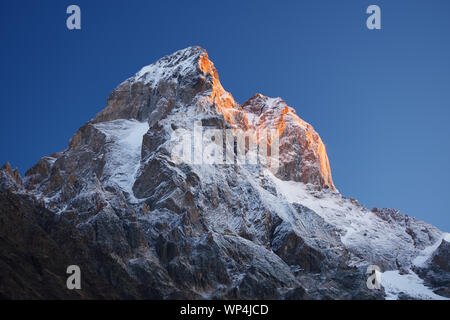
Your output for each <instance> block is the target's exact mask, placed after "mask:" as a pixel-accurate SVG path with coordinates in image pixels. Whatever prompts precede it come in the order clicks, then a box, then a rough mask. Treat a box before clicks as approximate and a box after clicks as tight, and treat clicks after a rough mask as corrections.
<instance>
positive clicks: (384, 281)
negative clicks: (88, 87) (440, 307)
mask: <svg viewBox="0 0 450 320" xmlns="http://www.w3.org/2000/svg"><path fill="white" fill-rule="evenodd" d="M381 285H382V286H383V287H384V290H385V292H386V300H397V299H398V298H399V294H400V293H402V292H403V293H405V294H407V295H408V296H410V297H412V298H415V299H426V300H431V299H432V300H449V299H447V298H445V297H442V296H439V295H437V294H435V293H434V292H433V291H432V290H431V289H430V288H428V287H426V286H425V285H424V284H423V280H422V279H420V278H419V276H418V275H417V274H415V273H414V272H412V271H409V273H408V274H400V272H399V271H398V270H393V271H386V272H383V273H382V274H381Z"/></svg>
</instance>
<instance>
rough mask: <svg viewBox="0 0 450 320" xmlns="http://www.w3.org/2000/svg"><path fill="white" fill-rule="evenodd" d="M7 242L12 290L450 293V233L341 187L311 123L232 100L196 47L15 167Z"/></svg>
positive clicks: (356, 295) (0, 185)
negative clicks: (76, 284)
mask: <svg viewBox="0 0 450 320" xmlns="http://www.w3.org/2000/svg"><path fill="white" fill-rule="evenodd" d="M196 134H197V135H196ZM199 146H201V148H200V147H199ZM199 148H200V149H199ZM180 150H181V151H182V152H181V151H180ZM263 151H265V152H266V154H265V155H266V156H267V157H265V156H264V154H263ZM222 152H223V153H222ZM252 159H253V160H257V161H253V160H252ZM217 160H219V161H217ZM0 237H1V240H2V241H0V263H1V270H2V272H1V277H2V279H7V281H0V297H1V298H18V299H23V298H44V299H50V298H53V299H54V298H80V299H90V298H102V299H180V298H184V299H385V298H387V299H397V298H398V299H408V298H419V299H444V298H445V297H450V292H449V287H450V276H449V275H450V273H449V241H450V239H449V234H447V233H444V232H442V231H440V230H438V229H437V228H435V227H433V226H432V225H430V224H427V223H425V222H422V221H418V220H416V219H414V218H411V217H409V216H407V215H405V214H403V213H401V212H399V211H397V210H394V209H376V208H374V209H373V210H371V211H369V210H367V209H365V208H364V207H363V206H361V205H360V204H359V203H358V202H357V201H356V200H355V199H353V198H350V199H347V198H346V197H345V196H343V195H342V194H340V193H339V191H338V190H337V189H336V187H335V185H334V182H333V179H332V175H331V169H330V165H329V161H328V156H327V153H326V148H325V145H324V143H323V142H322V140H321V138H320V136H319V135H318V133H317V132H316V131H315V130H314V128H313V127H312V126H311V125H310V124H308V123H307V122H305V121H304V120H302V119H301V118H300V117H299V116H298V115H297V114H296V112H295V110H294V109H293V108H291V107H289V106H287V105H286V103H285V102H284V101H283V100H282V99H280V98H269V97H266V96H263V95H262V94H256V95H254V96H253V97H251V98H250V99H249V100H248V101H246V102H244V103H243V104H239V103H237V102H236V101H234V99H233V97H232V95H231V94H230V93H228V92H227V91H225V90H224V88H223V87H222V85H221V84H220V81H219V76H218V73H217V70H216V69H215V67H214V64H213V63H212V62H211V61H210V60H209V57H208V55H207V53H206V51H205V50H204V49H202V48H200V47H189V48H186V49H184V50H180V51H177V52H175V53H173V54H171V55H169V56H166V57H163V58H162V59H160V60H158V61H157V62H155V63H153V64H151V65H149V66H146V67H144V68H142V69H141V70H140V71H139V72H138V73H136V74H135V75H134V76H133V77H131V78H129V79H127V80H125V81H124V82H122V83H121V84H120V85H119V86H118V87H117V88H116V89H115V90H114V91H113V92H112V93H111V94H110V95H109V97H108V99H107V105H106V107H105V109H103V110H102V111H101V112H99V113H98V114H97V116H96V117H95V118H94V119H92V120H90V121H89V122H87V123H86V124H85V125H84V126H82V127H81V128H80V129H79V130H78V131H77V132H76V133H75V135H74V136H73V137H72V138H71V140H70V142H69V145H68V147H67V149H65V150H63V151H61V152H57V153H54V154H52V155H50V156H46V157H43V158H42V159H41V160H40V161H39V162H38V163H37V164H36V165H35V166H33V167H32V168H31V169H29V170H28V171H27V172H26V174H25V177H23V178H22V177H21V176H20V174H19V173H18V171H17V169H16V170H12V168H11V166H10V165H9V164H6V165H4V166H3V168H2V169H1V170H0ZM68 265H78V266H79V267H80V269H81V273H82V289H81V290H67V288H66V278H67V274H66V268H67V266H68ZM369 265H377V266H379V267H380V268H381V270H382V272H383V273H382V278H381V279H382V280H381V282H382V287H383V288H382V289H381V290H370V289H368V288H367V286H366V280H367V277H368V275H367V274H366V270H367V267H368V266H369Z"/></svg>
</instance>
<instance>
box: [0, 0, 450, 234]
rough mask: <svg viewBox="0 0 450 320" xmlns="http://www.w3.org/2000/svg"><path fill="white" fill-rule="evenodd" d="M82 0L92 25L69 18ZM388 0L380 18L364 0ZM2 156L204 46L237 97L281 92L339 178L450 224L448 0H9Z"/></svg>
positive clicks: (32, 150) (24, 161) (51, 148)
mask: <svg viewBox="0 0 450 320" xmlns="http://www.w3.org/2000/svg"><path fill="white" fill-rule="evenodd" d="M70 4H77V5H79V6H80V7H81V11H82V30H81V31H69V30H67V29H66V22H65V21H66V17H67V14H66V8H67V6H68V5H70ZM370 4H378V5H379V6H380V7H381V10H382V30H379V31H369V30H368V29H367V28H366V26H365V20H366V17H367V15H366V14H365V9H366V8H367V6H368V5H370ZM0 9H1V19H0V23H1V50H0V55H1V59H0V63H1V73H0V86H1V95H0V105H1V116H0V162H1V163H3V162H6V161H10V162H11V163H12V164H13V165H15V166H18V167H19V169H20V171H21V172H22V173H23V172H25V171H26V170H27V169H28V168H29V167H31V166H32V165H33V164H34V163H36V162H37V161H38V160H39V158H40V157H42V156H44V155H47V154H51V153H53V152H55V151H59V150H62V149H64V148H66V146H67V143H68V141H69V138H70V137H71V135H72V134H73V133H75V131H76V130H77V129H78V128H79V127H80V126H82V125H83V124H84V123H85V122H86V121H88V120H89V119H91V118H92V117H93V116H94V115H95V114H96V113H97V112H98V111H100V110H101V109H102V108H103V107H104V106H105V102H106V98H107V95H108V94H109V93H110V92H111V91H112V90H113V89H114V88H115V87H116V86H117V85H118V84H119V83H120V82H122V81H123V80H124V79H126V78H128V77H129V76H131V75H132V74H134V73H135V72H137V71H138V70H139V69H140V68H141V67H142V66H144V65H147V64H150V63H152V62H154V61H155V60H157V59H158V58H160V57H162V56H164V55H166V54H169V53H172V52H173V51H176V50H178V49H181V48H184V47H187V46H191V45H200V46H202V47H204V48H205V49H206V50H207V51H208V53H209V55H210V58H211V59H212V60H213V61H214V63H215V65H216V67H217V69H218V70H219V75H220V78H221V81H222V84H223V86H224V87H225V89H227V90H228V91H230V92H231V93H232V94H233V96H234V97H235V99H236V100H237V101H238V102H241V103H242V102H244V101H245V100H246V99H247V98H249V97H251V96H252V95H253V94H254V93H257V92H260V93H263V94H265V95H268V96H279V97H282V98H283V99H284V100H285V101H286V102H287V103H288V104H289V105H291V106H293V107H295V108H296V110H297V113H298V114H299V115H300V117H302V118H303V119H304V120H306V121H308V122H309V123H311V124H312V125H313V126H314V127H315V129H316V130H317V131H318V132H319V134H320V135H321V136H322V138H323V140H324V142H325V144H326V146H327V150H328V155H329V158H330V162H331V168H332V171H333V178H334V181H335V184H336V186H337V188H338V189H339V190H340V191H341V192H342V193H343V194H345V195H346V196H353V197H355V198H357V199H358V200H359V201H360V202H361V203H362V204H365V205H366V206H367V207H369V208H371V207H373V206H377V207H393V208H398V209H400V210H402V211H403V212H405V213H408V214H409V215H411V216H414V217H417V218H420V219H422V220H425V221H427V222H430V223H433V224H435V225H436V226H438V227H440V228H442V229H444V230H446V231H450V212H449V211H450V209H449V206H448V200H449V198H450V197H449V196H450V185H449V183H450V171H449V164H450V150H449V138H450V126H449V120H450V35H449V33H450V18H449V17H450V1H448V0H442V1H438V0H433V1H425V0H417V1H412V0H404V1H401V0H396V1H376V0H369V1H362V0H359V1H349V0H345V1H344V0H342V1H337V0H332V1H331V0H330V1H318V0H314V1H313V0H308V1H273V0H272V1H243V0H241V1H221V2H219V1H211V0H210V1H179V2H176V1H137V0H136V1H132V0H129V1H93V0H89V1H84V0H83V1H82V0H73V1H64V0H56V1H50V0H46V1H24V0H21V1H12V0H2V1H1V3H0Z"/></svg>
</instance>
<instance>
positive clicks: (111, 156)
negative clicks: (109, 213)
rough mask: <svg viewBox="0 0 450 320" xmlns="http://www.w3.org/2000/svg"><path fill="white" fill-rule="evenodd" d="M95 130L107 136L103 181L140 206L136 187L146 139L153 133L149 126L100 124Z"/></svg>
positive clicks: (118, 122)
mask: <svg viewBox="0 0 450 320" xmlns="http://www.w3.org/2000/svg"><path fill="white" fill-rule="evenodd" d="M94 127H95V128H96V129H98V130H100V131H101V132H102V133H104V134H105V135H106V144H107V146H106V147H107V150H108V152H107V154H106V155H105V157H106V164H105V168H104V172H103V177H102V178H105V179H106V180H107V184H108V183H109V184H111V185H112V186H114V187H115V186H118V187H119V188H120V189H122V190H123V191H124V192H126V193H127V194H128V195H129V197H130V199H129V200H130V201H131V202H137V201H138V200H137V199H136V198H135V197H134V194H133V184H134V182H135V180H136V174H137V171H138V170H139V167H140V160H141V148H142V137H143V136H144V134H145V133H146V132H147V131H148V129H149V126H148V123H147V122H139V121H136V120H124V119H120V120H114V121H109V122H101V123H96V124H94Z"/></svg>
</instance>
